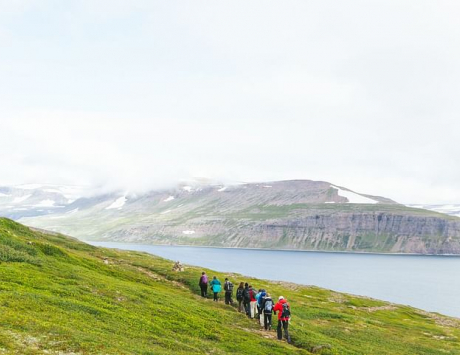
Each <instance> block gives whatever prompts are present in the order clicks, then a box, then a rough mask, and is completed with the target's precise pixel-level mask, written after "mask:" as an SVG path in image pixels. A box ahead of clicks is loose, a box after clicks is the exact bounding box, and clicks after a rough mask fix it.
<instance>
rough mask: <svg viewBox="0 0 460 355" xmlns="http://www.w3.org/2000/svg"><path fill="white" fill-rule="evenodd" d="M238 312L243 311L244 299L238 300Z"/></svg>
mask: <svg viewBox="0 0 460 355" xmlns="http://www.w3.org/2000/svg"><path fill="white" fill-rule="evenodd" d="M245 311H246V310H245ZM238 312H243V300H238Z"/></svg>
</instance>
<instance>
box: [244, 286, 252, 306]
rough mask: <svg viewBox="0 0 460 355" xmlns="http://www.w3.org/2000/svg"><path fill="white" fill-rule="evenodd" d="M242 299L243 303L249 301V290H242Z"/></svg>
mask: <svg viewBox="0 0 460 355" xmlns="http://www.w3.org/2000/svg"><path fill="white" fill-rule="evenodd" d="M243 298H244V301H245V302H248V303H249V301H250V300H251V296H249V289H247V288H245V289H244V290H243Z"/></svg>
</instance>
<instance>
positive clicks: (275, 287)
mask: <svg viewBox="0 0 460 355" xmlns="http://www.w3.org/2000/svg"><path fill="white" fill-rule="evenodd" d="M0 262H1V263H0V354H1V353H4V354H249V353H250V354H308V353H311V352H315V353H321V354H426V355H428V354H429V355H433V354H460V341H459V338H460V321H459V320H457V319H453V318H448V317H444V316H441V315H437V314H428V313H426V312H423V311H420V310H417V309H413V308H410V307H403V306H397V305H392V304H388V303H385V302H380V301H376V300H371V299H367V298H360V297H355V296H350V295H346V294H340V293H335V292H332V291H328V290H324V289H320V288H316V287H302V286H298V285H294V284H280V283H273V282H268V281H263V280H254V279H251V280H249V281H250V282H251V283H252V284H254V285H255V286H256V287H264V288H266V289H268V290H269V291H271V293H272V295H273V296H278V295H280V294H282V295H284V296H285V297H287V298H288V300H289V301H290V302H291V306H292V310H293V319H292V324H291V330H292V332H291V333H292V338H293V345H289V344H286V343H285V342H279V341H277V340H276V339H274V336H275V333H274V332H273V331H272V332H269V333H268V332H263V331H260V328H259V326H258V325H257V324H256V323H255V322H254V321H252V320H249V319H247V318H246V317H245V316H243V315H241V314H239V313H237V312H236V311H235V309H234V308H232V307H229V306H225V305H223V304H222V303H219V304H216V303H214V302H212V301H209V300H203V299H201V298H200V297H199V296H198V285H197V280H198V276H199V274H200V272H201V269H198V268H194V267H187V268H186V270H185V271H184V272H181V273H175V272H172V271H171V267H172V262H170V261H167V260H164V259H161V258H157V257H153V256H150V255H147V254H144V253H138V252H127V251H113V250H107V249H101V248H96V247H92V246H89V245H87V244H84V243H81V242H79V241H77V240H74V239H71V238H68V237H64V236H61V235H58V234H56V235H52V234H44V233H39V232H34V231H31V230H30V229H29V228H27V227H24V226H22V225H20V224H17V223H14V222H12V221H10V220H7V219H2V218H0ZM208 272H209V274H211V275H217V276H218V277H220V278H221V279H223V278H224V277H225V275H224V274H221V273H215V272H213V271H211V270H208ZM230 277H231V278H232V279H233V280H234V281H235V283H236V281H239V280H248V279H247V278H243V277H241V276H239V275H230Z"/></svg>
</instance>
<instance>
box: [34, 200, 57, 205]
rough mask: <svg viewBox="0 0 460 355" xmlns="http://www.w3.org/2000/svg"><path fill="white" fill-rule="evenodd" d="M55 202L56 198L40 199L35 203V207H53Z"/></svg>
mask: <svg viewBox="0 0 460 355" xmlns="http://www.w3.org/2000/svg"><path fill="white" fill-rule="evenodd" d="M55 203H56V201H54V200H50V199H46V200H42V201H40V202H39V203H38V204H36V205H34V206H33V207H53V206H54V204H55Z"/></svg>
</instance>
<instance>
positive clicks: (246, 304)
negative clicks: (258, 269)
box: [243, 282, 251, 317]
mask: <svg viewBox="0 0 460 355" xmlns="http://www.w3.org/2000/svg"><path fill="white" fill-rule="evenodd" d="M250 303H251V296H250V295H249V285H248V283H247V282H246V283H245V284H244V290H243V305H244V311H245V312H246V315H247V316H248V317H250V316H251V309H250Z"/></svg>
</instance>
